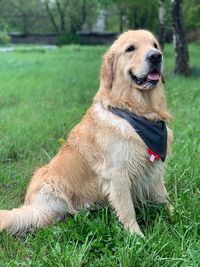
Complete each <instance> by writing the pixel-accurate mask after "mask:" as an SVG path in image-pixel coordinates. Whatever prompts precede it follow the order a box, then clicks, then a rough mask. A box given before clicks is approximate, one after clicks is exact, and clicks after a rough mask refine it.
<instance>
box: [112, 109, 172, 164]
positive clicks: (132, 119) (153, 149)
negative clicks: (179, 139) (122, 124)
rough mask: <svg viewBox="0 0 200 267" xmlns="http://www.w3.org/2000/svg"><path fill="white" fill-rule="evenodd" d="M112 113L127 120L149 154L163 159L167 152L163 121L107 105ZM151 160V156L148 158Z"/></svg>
mask: <svg viewBox="0 0 200 267" xmlns="http://www.w3.org/2000/svg"><path fill="white" fill-rule="evenodd" d="M109 111H111V112H112V113H113V114H115V115H117V116H119V117H121V118H123V119H125V120H127V121H128V122H129V123H130V125H131V126H132V127H133V128H134V129H135V130H136V132H137V134H138V135H139V136H140V137H141V138H142V140H143V141H144V143H145V144H146V145H147V147H148V149H149V151H150V152H149V153H150V155H151V154H152V155H154V156H155V157H156V156H157V155H158V156H159V157H160V158H161V159H162V161H163V162H164V161H165V158H166V153H167V128H166V125H165V122H164V121H161V120H159V121H156V122H151V121H149V120H147V119H146V118H144V117H139V116H137V115H136V114H135V113H131V112H129V111H127V110H123V109H119V108H114V107H109ZM150 160H151V158H150Z"/></svg>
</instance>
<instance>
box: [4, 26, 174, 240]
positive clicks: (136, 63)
mask: <svg viewBox="0 0 200 267" xmlns="http://www.w3.org/2000/svg"><path fill="white" fill-rule="evenodd" d="M162 61H163V56H162V53H161V51H160V47H159V44H158V41H157V40H156V38H155V37H154V36H153V34H152V33H150V32H148V31H146V30H135V31H134V30H130V31H127V32H125V33H123V34H121V35H120V36H119V38H118V39H117V40H116V41H115V42H114V43H113V44H112V46H111V47H110V48H109V50H108V51H107V53H106V54H105V55H104V57H103V63H102V66H101V74H100V88H99V90H98V92H97V94H96V96H95V97H94V100H93V103H92V106H91V107H90V108H89V109H88V111H87V112H86V114H85V116H84V117H83V119H82V120H81V122H80V123H79V124H78V125H77V126H76V127H75V128H74V129H72V131H71V133H70V134H69V137H68V140H67V141H66V143H65V144H64V145H63V146H62V147H61V149H60V151H59V152H58V154H57V155H56V156H55V157H54V158H53V159H52V160H51V161H50V162H49V163H48V164H47V165H45V166H43V167H41V168H39V169H38V170H36V171H35V173H34V175H33V177H32V179H31V181H30V183H29V186H28V189H27V193H26V197H25V202H24V204H23V205H22V207H20V208H17V209H12V210H1V211H0V230H1V231H2V230H4V229H5V230H8V231H9V232H11V233H13V234H15V233H23V232H25V231H28V230H32V229H35V228H42V227H45V226H47V225H49V224H50V223H52V222H53V221H54V220H55V219H59V218H62V217H63V216H64V215H70V214H75V213H76V212H78V211H79V210H80V209H84V208H89V207H91V206H92V205H93V204H94V203H109V204H110V205H111V207H112V208H113V209H114V210H115V212H116V214H117V216H118V219H119V221H120V222H121V223H122V224H123V226H124V228H125V229H129V230H130V232H132V233H136V234H138V235H140V236H143V233H142V231H141V230H140V227H139V225H138V223H137V220H136V214H135V209H134V205H136V204H137V203H142V204H145V203H147V202H155V203H156V202H157V203H165V204H166V206H167V207H168V209H169V211H170V212H172V210H173V207H172V205H171V204H170V202H169V197H168V193H167V190H166V188H165V184H164V178H163V175H164V165H165V163H164V159H165V156H164V158H161V156H159V155H157V154H156V153H154V151H152V150H151V149H149V146H148V145H147V144H146V143H145V141H144V140H143V138H142V137H141V136H140V135H139V133H140V130H137V128H136V129H135V127H133V126H132V125H131V123H130V122H129V121H128V120H127V119H126V118H124V117H122V116H121V115H119V114H118V113H117V112H122V113H123V112H124V113H125V114H126V115H125V116H132V117H134V118H136V119H138V120H140V119H142V120H143V121H145V123H147V124H148V125H149V124H152V125H155V124H156V123H157V124H159V123H162V124H163V125H164V126H165V121H168V120H169V119H170V118H171V116H170V113H169V111H168V110H167V107H166V101H165V95H164V91H163V79H162ZM127 114H128V115H127ZM145 127H146V126H144V128H145ZM165 129H166V146H165V145H164V147H165V148H164V150H166V151H164V153H165V155H167V156H168V155H169V154H170V146H171V142H172V132H171V130H170V129H169V128H167V127H166V126H165ZM146 133H147V135H148V129H147V128H145V129H144V134H146ZM153 141H154V142H155V143H156V142H157V141H156V138H155V140H154V138H153ZM156 145H157V146H158V149H159V147H160V145H159V144H156ZM150 148H151V147H150Z"/></svg>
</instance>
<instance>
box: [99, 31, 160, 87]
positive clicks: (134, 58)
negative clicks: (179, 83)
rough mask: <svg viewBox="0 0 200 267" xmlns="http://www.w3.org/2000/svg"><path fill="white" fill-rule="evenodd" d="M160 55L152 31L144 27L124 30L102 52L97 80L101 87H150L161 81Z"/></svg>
mask: <svg viewBox="0 0 200 267" xmlns="http://www.w3.org/2000/svg"><path fill="white" fill-rule="evenodd" d="M162 63H163V56H162V52H161V50H160V46H159V44H158V41H157V40H156V38H155V37H154V35H153V34H152V33H150V32H148V31H145V30H136V31H132V30H131V31H128V32H125V33H123V34H121V35H120V36H119V38H118V39H117V40H116V41H115V42H114V43H113V45H112V46H111V47H110V49H109V50H108V52H107V53H106V54H105V55H104V61H103V64H102V68H101V82H102V85H103V87H104V88H106V89H111V88H112V87H113V86H115V85H116V84H117V85H116V87H118V88H119V86H121V85H122V84H127V85H128V87H129V88H136V89H139V90H151V89H154V88H156V87H158V85H159V84H160V83H161V82H163V79H162Z"/></svg>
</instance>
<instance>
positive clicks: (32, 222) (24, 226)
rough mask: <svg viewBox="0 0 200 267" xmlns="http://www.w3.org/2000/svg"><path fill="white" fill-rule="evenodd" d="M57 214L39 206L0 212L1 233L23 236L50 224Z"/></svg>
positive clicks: (27, 206)
mask: <svg viewBox="0 0 200 267" xmlns="http://www.w3.org/2000/svg"><path fill="white" fill-rule="evenodd" d="M55 217H56V216H55V213H53V212H52V211H51V210H49V209H47V208H45V207H44V206H39V205H24V206H22V207H21V208H18V209H12V210H0V231H2V230H7V231H9V232H11V233H12V234H16V233H19V234H22V233H23V232H26V231H28V230H31V229H34V228H42V227H45V226H46V225H48V224H50V223H51V222H52V220H53V218H55Z"/></svg>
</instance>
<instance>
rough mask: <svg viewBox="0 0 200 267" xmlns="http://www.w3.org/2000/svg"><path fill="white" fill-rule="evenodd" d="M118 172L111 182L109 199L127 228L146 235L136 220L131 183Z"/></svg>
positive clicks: (140, 234)
mask: <svg viewBox="0 0 200 267" xmlns="http://www.w3.org/2000/svg"><path fill="white" fill-rule="evenodd" d="M122 177H124V176H123V175H122V176H121V175H120V173H118V174H117V175H116V176H115V177H114V179H113V180H111V182H110V188H109V201H110V203H111V205H112V207H113V208H114V209H115V211H116V213H117V216H118V218H119V221H120V222H121V223H122V224H123V226H124V228H125V229H128V230H129V231H130V232H132V233H135V234H137V235H139V236H141V237H144V235H143V233H142V232H141V230H140V227H139V225H138V223H137V220H136V215H135V209H134V206H133V201H132V198H131V191H130V184H129V182H128V181H127V179H126V178H124V179H122Z"/></svg>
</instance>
